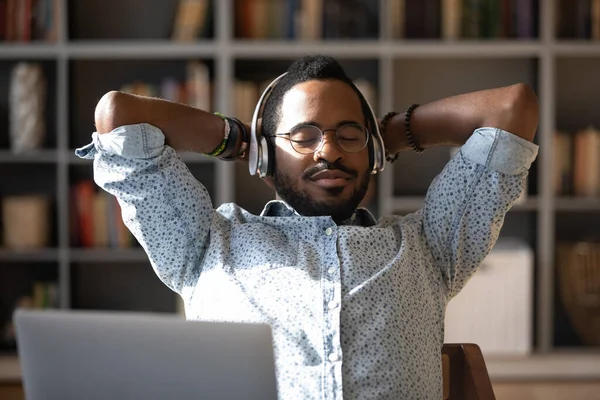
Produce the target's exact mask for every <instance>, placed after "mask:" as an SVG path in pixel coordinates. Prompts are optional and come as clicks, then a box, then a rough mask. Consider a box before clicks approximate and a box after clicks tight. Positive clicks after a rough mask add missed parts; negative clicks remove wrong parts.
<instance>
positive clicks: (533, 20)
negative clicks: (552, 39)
mask: <svg viewBox="0 0 600 400" xmlns="http://www.w3.org/2000/svg"><path fill="white" fill-rule="evenodd" d="M537 1H538V0H518V1H517V0H420V1H412V0H394V1H390V2H389V7H390V9H389V10H388V13H389V15H390V19H391V29H392V37H394V38H406V39H439V38H441V39H445V40H454V39H509V38H512V39H514V38H533V37H536V35H537V30H538V29H537V25H538V18H537V14H538V12H537V10H538V7H537Z"/></svg>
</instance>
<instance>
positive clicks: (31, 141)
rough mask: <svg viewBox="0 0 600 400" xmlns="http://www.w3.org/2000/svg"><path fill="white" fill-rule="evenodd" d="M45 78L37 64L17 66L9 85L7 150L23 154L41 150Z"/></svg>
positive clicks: (44, 134) (43, 131)
mask: <svg viewBox="0 0 600 400" xmlns="http://www.w3.org/2000/svg"><path fill="white" fill-rule="evenodd" d="M45 105H46V78H45V76H44V71H43V69H42V67H41V65H40V64H36V63H26V62H21V63H18V64H17V65H16V66H15V67H14V68H13V70H12V75H11V82H10V117H9V120H10V141H11V143H10V147H11V150H12V151H13V153H24V152H27V151H30V150H33V149H38V148H40V147H42V145H43V143H44V138H45V136H46V124H45V116H44V114H45Z"/></svg>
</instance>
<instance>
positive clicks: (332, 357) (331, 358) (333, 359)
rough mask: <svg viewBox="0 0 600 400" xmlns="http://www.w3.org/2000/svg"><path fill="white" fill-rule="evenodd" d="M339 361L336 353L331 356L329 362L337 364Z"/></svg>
mask: <svg viewBox="0 0 600 400" xmlns="http://www.w3.org/2000/svg"><path fill="white" fill-rule="evenodd" d="M337 360H338V356H337V354H335V353H331V354H329V361H331V362H336V361H337Z"/></svg>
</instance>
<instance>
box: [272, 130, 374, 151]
mask: <svg viewBox="0 0 600 400" xmlns="http://www.w3.org/2000/svg"><path fill="white" fill-rule="evenodd" d="M325 132H335V136H334V139H335V142H336V143H337V145H338V146H339V147H340V149H342V150H343V151H345V152H346V153H358V152H359V151H361V150H362V149H364V148H365V146H366V145H367V143H368V141H369V131H368V130H367V128H365V127H364V126H362V125H359V124H345V125H342V126H340V127H339V128H337V129H319V128H318V127H316V126H314V125H297V126H295V127H294V128H292V130H291V131H290V132H288V133H275V134H273V135H272V136H271V137H274V136H278V137H286V139H288V140H289V141H290V143H291V145H292V148H293V149H294V150H296V151H297V152H298V153H300V154H311V153H314V152H315V151H317V149H318V148H319V147H321V144H322V143H323V137H324V136H325Z"/></svg>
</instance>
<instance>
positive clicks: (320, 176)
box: [310, 169, 352, 181]
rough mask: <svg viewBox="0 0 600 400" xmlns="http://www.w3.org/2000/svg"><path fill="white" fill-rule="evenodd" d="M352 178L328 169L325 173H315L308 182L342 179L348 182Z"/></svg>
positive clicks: (337, 170)
mask: <svg viewBox="0 0 600 400" xmlns="http://www.w3.org/2000/svg"><path fill="white" fill-rule="evenodd" d="M350 178H352V176H351V175H349V174H347V173H345V172H343V171H340V170H339V169H333V170H331V169H328V170H325V171H321V172H317V173H316V174H314V175H311V177H310V180H311V181H319V180H329V179H332V180H333V179H343V180H348V179H350Z"/></svg>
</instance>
